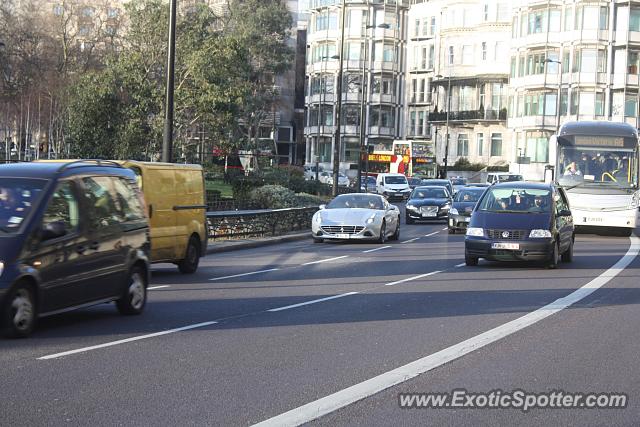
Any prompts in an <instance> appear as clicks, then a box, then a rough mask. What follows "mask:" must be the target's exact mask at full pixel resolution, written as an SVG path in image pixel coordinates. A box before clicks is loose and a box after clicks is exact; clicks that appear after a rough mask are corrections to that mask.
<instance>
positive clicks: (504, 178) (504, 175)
mask: <svg viewBox="0 0 640 427" xmlns="http://www.w3.org/2000/svg"><path fill="white" fill-rule="evenodd" d="M512 181H524V179H522V175H518V174H515V173H509V172H490V173H488V174H487V184H494V183H498V182H512Z"/></svg>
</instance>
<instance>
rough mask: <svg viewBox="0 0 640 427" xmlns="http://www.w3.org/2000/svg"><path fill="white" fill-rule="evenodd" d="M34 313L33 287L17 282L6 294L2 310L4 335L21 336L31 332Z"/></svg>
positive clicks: (34, 321)
mask: <svg viewBox="0 0 640 427" xmlns="http://www.w3.org/2000/svg"><path fill="white" fill-rule="evenodd" d="M36 313H37V312H36V304H35V298H34V295H33V289H32V288H31V287H30V286H29V285H27V284H26V283H19V284H17V285H16V286H15V287H14V288H13V289H12V290H11V291H10V292H9V294H8V295H7V299H6V304H5V306H4V308H3V311H2V317H3V319H2V323H3V325H2V326H3V333H4V335H5V336H7V337H10V338H23V337H26V336H28V335H29V334H31V332H32V331H33V329H34V327H35V325H36Z"/></svg>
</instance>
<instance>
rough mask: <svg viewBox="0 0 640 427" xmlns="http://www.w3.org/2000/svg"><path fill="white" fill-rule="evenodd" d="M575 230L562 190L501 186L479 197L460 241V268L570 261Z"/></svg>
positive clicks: (549, 186) (544, 186)
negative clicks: (462, 243)
mask: <svg viewBox="0 0 640 427" xmlns="http://www.w3.org/2000/svg"><path fill="white" fill-rule="evenodd" d="M574 233H575V230H574V225H573V218H572V216H571V210H570V209H569V202H568V200H567V196H566V194H565V193H564V190H563V189H562V188H560V187H559V186H556V185H555V184H545V183H533V182H522V181H520V182H505V183H499V184H494V185H492V186H491V187H489V188H487V190H486V191H485V192H484V194H483V195H482V198H481V199H480V200H479V201H478V203H477V204H476V206H475V208H474V209H473V212H472V214H471V220H470V222H469V225H468V227H467V232H466V236H465V262H466V264H467V265H477V264H478V259H479V258H485V259H488V260H494V261H543V262H545V263H546V264H547V266H548V267H549V268H556V267H557V265H558V262H559V259H560V258H561V259H562V261H565V262H571V261H572V259H573V243H574Z"/></svg>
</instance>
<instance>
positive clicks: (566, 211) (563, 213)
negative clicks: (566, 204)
mask: <svg viewBox="0 0 640 427" xmlns="http://www.w3.org/2000/svg"><path fill="white" fill-rule="evenodd" d="M558 216H571V211H570V210H569V209H562V210H560V212H558Z"/></svg>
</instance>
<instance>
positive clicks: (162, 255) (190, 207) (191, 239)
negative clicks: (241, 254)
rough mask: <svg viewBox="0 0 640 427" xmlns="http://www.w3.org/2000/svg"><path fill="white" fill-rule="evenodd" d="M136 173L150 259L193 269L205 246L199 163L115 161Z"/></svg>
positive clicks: (184, 270) (205, 221)
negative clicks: (143, 204)
mask: <svg viewBox="0 0 640 427" xmlns="http://www.w3.org/2000/svg"><path fill="white" fill-rule="evenodd" d="M118 163H120V164H122V165H123V166H125V167H127V168H130V169H132V170H133V171H134V172H135V174H136V175H137V176H138V185H139V186H140V188H141V189H142V193H143V194H144V198H145V201H146V203H147V212H148V214H149V227H150V234H151V261H152V262H172V263H175V264H177V265H178V269H179V270H180V272H181V273H194V272H195V271H196V270H197V269H198V263H199V262H200V257H201V256H202V255H204V254H205V253H206V250H207V218H206V211H207V205H206V201H205V189H204V175H203V172H202V166H200V165H185V164H176V163H156V162H138V161H133V160H125V161H118Z"/></svg>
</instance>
